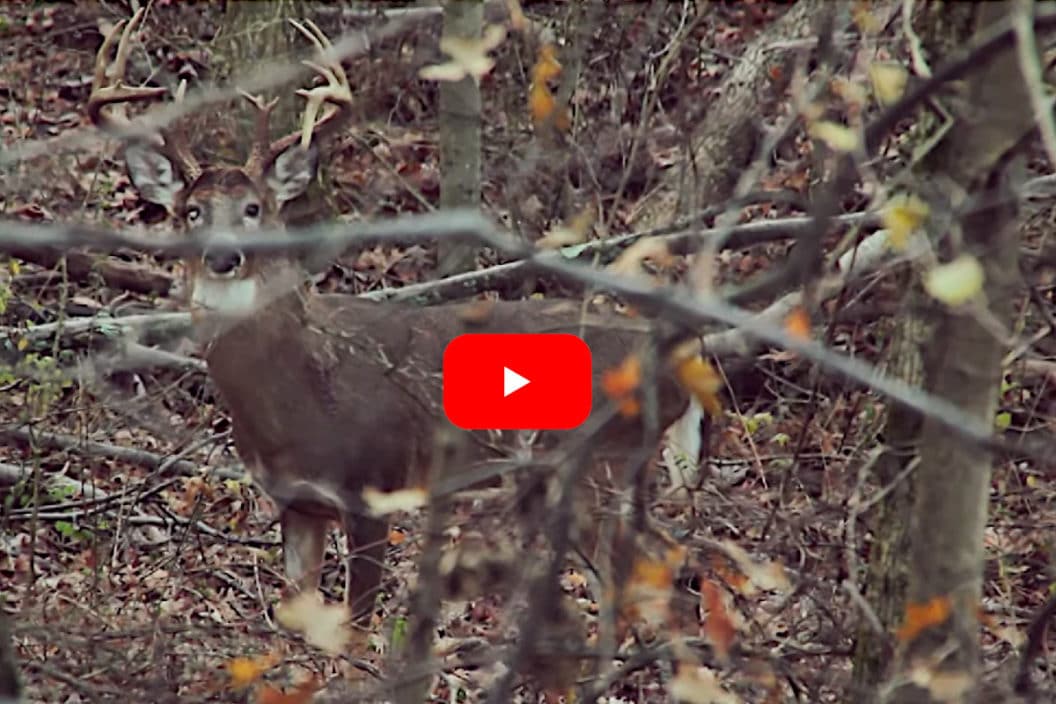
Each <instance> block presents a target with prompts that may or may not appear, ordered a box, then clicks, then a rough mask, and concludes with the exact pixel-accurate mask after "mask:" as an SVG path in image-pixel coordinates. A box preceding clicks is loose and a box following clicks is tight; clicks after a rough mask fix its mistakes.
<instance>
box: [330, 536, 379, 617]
mask: <svg viewBox="0 0 1056 704" xmlns="http://www.w3.org/2000/svg"><path fill="white" fill-rule="evenodd" d="M342 520H343V523H344V528H345V536H346V537H347V538H348V563H347V565H346V570H345V603H346V604H347V605H348V608H349V611H350V612H351V614H352V615H353V617H354V618H355V619H356V620H357V621H361V622H366V621H369V620H370V615H371V613H372V612H373V609H374V600H375V599H376V598H377V596H378V592H379V591H381V583H382V576H383V573H384V560H385V545H386V543H387V542H388V537H389V524H388V523H387V522H386V521H379V520H376V519H373V518H367V517H366V516H355V517H353V516H345V517H344V518H343V519H342Z"/></svg>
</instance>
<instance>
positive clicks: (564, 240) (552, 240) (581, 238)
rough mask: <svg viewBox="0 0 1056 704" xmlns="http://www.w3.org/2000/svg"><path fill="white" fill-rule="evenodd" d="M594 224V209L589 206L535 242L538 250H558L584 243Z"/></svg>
mask: <svg viewBox="0 0 1056 704" xmlns="http://www.w3.org/2000/svg"><path fill="white" fill-rule="evenodd" d="M593 224H594V209H593V208H591V207H590V206H589V205H588V206H587V207H585V208H583V210H581V211H580V212H579V213H578V214H577V215H576V216H575V217H574V218H572V219H571V220H570V221H569V222H568V223H567V224H565V225H558V226H557V227H555V228H553V229H552V230H550V231H549V232H547V233H546V234H545V235H543V236H542V237H540V238H539V239H538V240H536V243H535V246H536V247H538V248H539V249H560V248H561V247H567V246H569V245H572V244H579V243H580V242H586V241H587V238H588V237H589V236H590V228H591V226H592V225H593Z"/></svg>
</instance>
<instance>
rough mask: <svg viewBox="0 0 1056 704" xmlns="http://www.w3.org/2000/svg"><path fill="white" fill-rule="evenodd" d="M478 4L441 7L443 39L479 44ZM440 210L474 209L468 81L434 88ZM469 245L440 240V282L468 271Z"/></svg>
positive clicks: (470, 0) (475, 120)
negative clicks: (437, 98)
mask: <svg viewBox="0 0 1056 704" xmlns="http://www.w3.org/2000/svg"><path fill="white" fill-rule="evenodd" d="M483 18H484V3H482V2H480V1H479V0H449V2H448V3H447V4H445V5H444V36H445V37H462V38H465V39H479V37H480V32H481V25H482V23H483ZM439 90H440V174H441V181H440V207H441V208H477V207H480V130H481V117H480V86H478V85H477V82H476V80H475V79H474V78H472V77H470V76H466V77H465V78H463V79H462V80H461V81H457V82H452V81H441V82H440V87H439ZM475 256H476V249H475V248H474V247H473V245H472V244H467V243H462V242H450V241H444V240H441V241H440V243H439V246H438V250H437V269H438V271H439V274H440V276H449V275H451V274H457V273H459V272H462V271H469V270H471V269H473V266H474V258H475Z"/></svg>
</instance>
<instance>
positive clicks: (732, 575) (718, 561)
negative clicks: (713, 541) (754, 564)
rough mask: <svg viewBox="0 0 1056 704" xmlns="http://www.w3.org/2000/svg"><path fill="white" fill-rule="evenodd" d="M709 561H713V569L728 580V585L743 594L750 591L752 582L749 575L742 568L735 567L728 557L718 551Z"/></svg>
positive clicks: (720, 576)
mask: <svg viewBox="0 0 1056 704" xmlns="http://www.w3.org/2000/svg"><path fill="white" fill-rule="evenodd" d="M709 562H710V563H711V569H712V570H714V571H715V574H716V575H718V577H719V579H721V580H722V581H723V582H726V584H727V585H729V586H731V587H733V588H734V589H736V590H737V591H738V592H739V593H741V594H747V593H748V590H749V589H750V588H751V582H749V581H748V576H747V575H745V574H744V573H743V572H741V571H740V570H737V569H734V568H733V567H732V566H731V565H730V562H729V560H728V559H727V558H726V557H724V556H722V555H720V554H718V553H712V554H711V559H710V560H709Z"/></svg>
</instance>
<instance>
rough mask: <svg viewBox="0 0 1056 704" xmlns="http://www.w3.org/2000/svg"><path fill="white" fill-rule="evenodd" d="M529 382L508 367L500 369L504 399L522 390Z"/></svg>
mask: <svg viewBox="0 0 1056 704" xmlns="http://www.w3.org/2000/svg"><path fill="white" fill-rule="evenodd" d="M530 383H531V382H530V381H529V380H528V379H525V378H524V377H523V376H521V375H520V374H518V373H517V372H515V371H513V370H512V369H510V368H509V367H503V368H502V397H503V398H506V397H507V396H509V395H510V394H512V393H513V392H514V391H517V390H518V389H523V388H524V387H525V386H528V384H530Z"/></svg>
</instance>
